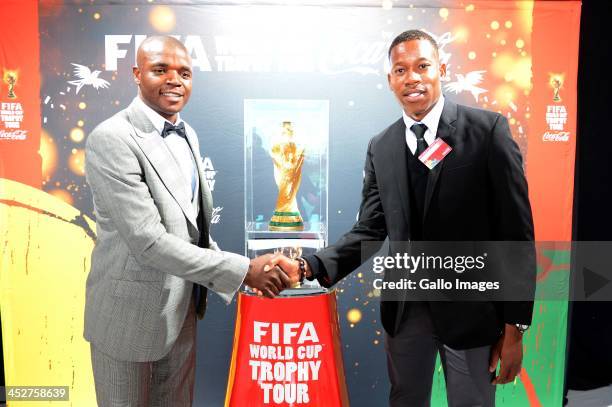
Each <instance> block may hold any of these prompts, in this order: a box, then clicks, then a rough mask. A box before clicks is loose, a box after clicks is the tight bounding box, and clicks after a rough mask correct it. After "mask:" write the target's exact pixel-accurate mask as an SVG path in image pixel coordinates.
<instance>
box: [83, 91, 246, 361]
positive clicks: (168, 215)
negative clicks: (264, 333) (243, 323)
mask: <svg viewBox="0 0 612 407" xmlns="http://www.w3.org/2000/svg"><path fill="white" fill-rule="evenodd" d="M186 132H187V141H188V142H189V144H190V147H191V149H192V152H193V154H194V157H195V161H196V163H197V169H198V174H199V178H200V193H201V194H202V196H201V200H200V202H201V204H202V208H201V210H203V212H204V222H205V226H206V230H203V231H200V230H198V224H197V220H196V217H195V216H194V214H193V207H192V205H191V202H190V194H191V191H189V190H188V188H187V186H186V183H185V181H184V180H183V179H182V178H181V177H183V175H182V172H181V171H180V169H179V167H178V164H177V163H176V161H175V159H174V158H173V156H172V154H171V152H170V150H169V149H168V148H167V146H166V144H165V142H164V141H163V139H162V138H161V137H160V136H159V133H158V132H157V131H156V130H155V128H154V126H153V124H152V123H151V122H150V120H149V119H148V118H147V116H146V115H145V113H144V112H142V111H141V109H140V108H139V107H138V105H137V104H135V103H132V104H131V105H130V106H129V107H128V108H127V109H125V110H122V111H120V112H119V113H117V114H116V115H114V116H113V117H111V118H110V119H108V120H106V121H104V122H102V123H101V124H100V125H99V126H98V127H96V128H95V129H94V130H93V132H92V133H91V134H90V135H89V137H88V139H87V147H86V150H85V159H86V166H85V174H86V177H87V182H88V184H89V186H90V187H91V190H92V193H93V200H94V210H95V214H96V225H97V234H98V238H97V241H96V245H95V247H94V250H93V253H92V259H91V271H90V273H89V276H88V278H87V289H86V290H87V292H86V301H85V332H84V336H85V339H87V340H88V341H90V342H91V343H93V344H94V345H95V346H96V347H97V348H98V349H99V350H100V351H102V352H104V353H106V354H108V355H109V356H111V357H113V358H115V359H118V360H125V361H138V362H142V361H154V360H159V359H161V358H162V357H163V356H164V355H166V353H167V352H168V351H169V350H170V348H171V347H172V345H173V343H174V341H175V340H176V337H177V336H178V333H179V332H180V330H181V327H182V325H183V321H184V320H185V315H186V313H187V307H188V306H189V304H190V300H191V297H192V293H193V283H198V284H201V285H203V286H205V287H207V288H209V289H211V290H213V291H215V292H216V293H217V294H219V295H220V296H221V297H222V298H223V299H224V300H225V301H226V302H229V301H231V299H232V297H233V295H234V294H235V293H236V291H237V290H238V289H239V287H240V285H241V284H242V282H243V280H244V276H245V275H246V272H247V269H248V265H249V260H248V259H247V258H246V257H244V256H240V255H237V254H233V253H228V252H223V251H220V250H219V248H218V247H217V245H216V244H215V243H214V241H212V240H210V245H209V248H202V247H198V242H199V241H201V240H200V233H207V231H208V230H209V229H208V226H209V225H210V219H211V211H212V199H211V195H210V191H209V190H208V187H207V186H206V183H205V182H204V175H203V170H202V166H201V159H200V153H199V147H198V139H197V136H196V134H195V132H194V130H193V129H192V128H191V127H189V126H188V125H187V126H186ZM204 241H208V239H204Z"/></svg>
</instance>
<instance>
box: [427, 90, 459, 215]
mask: <svg viewBox="0 0 612 407" xmlns="http://www.w3.org/2000/svg"><path fill="white" fill-rule="evenodd" d="M455 120H457V105H456V104H455V103H453V102H451V101H449V100H448V99H445V100H444V108H443V109H442V115H441V116H440V122H439V123H438V130H437V132H436V137H440V138H441V139H443V140H444V142H446V143H447V144H449V145H450V146H451V147H452V146H453V145H454V143H453V142H452V138H453V136H454V134H455V127H454V126H453V123H454V122H455ZM444 161H445V160H442V162H440V163H439V164H438V165H436V166H435V167H434V168H433V169H432V170H431V171H430V172H429V175H428V176H427V187H426V188H425V205H424V209H423V222H425V219H426V218H427V210H428V209H429V205H430V204H431V198H432V196H433V193H434V191H435V189H436V185H437V183H438V179H439V178H440V173H441V172H442V168H443V167H444Z"/></svg>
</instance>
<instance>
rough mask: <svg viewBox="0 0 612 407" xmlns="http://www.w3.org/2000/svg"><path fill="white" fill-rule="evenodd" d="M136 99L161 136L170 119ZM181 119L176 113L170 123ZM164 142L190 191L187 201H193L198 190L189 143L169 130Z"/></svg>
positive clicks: (177, 123) (177, 122)
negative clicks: (174, 119)
mask: <svg viewBox="0 0 612 407" xmlns="http://www.w3.org/2000/svg"><path fill="white" fill-rule="evenodd" d="M136 101H137V103H139V105H140V108H141V109H142V111H143V112H144V113H145V114H146V116H147V118H148V119H149V120H150V121H151V123H153V126H154V127H155V129H156V130H157V132H158V133H159V134H160V137H161V133H162V131H163V130H164V124H165V123H166V122H168V123H170V121H168V120H166V119H164V118H163V117H162V116H161V115H160V114H159V113H157V112H156V111H155V110H153V109H151V108H150V107H149V106H148V105H147V104H146V103H145V102H144V101H143V100H142V99H141V98H140V96H136ZM182 121H183V120H182V119H181V116H180V114H177V117H176V122H175V123H170V124H172V125H174V126H178V125H179V124H180V123H181V122H182ZM164 142H165V144H166V146H167V147H168V149H169V150H170V153H171V154H172V156H173V157H174V160H175V161H176V163H177V164H178V166H179V168H180V169H181V172H182V173H183V175H184V179H185V185H186V187H187V191H191V196H189V197H187V198H188V199H189V202H192V203H194V198H195V197H196V196H197V190H198V175H197V167H196V164H195V158H194V156H193V154H192V152H191V148H189V143H188V142H187V140H186V139H185V138H183V137H181V136H179V135H178V134H176V133H175V132H171V133H169V134H168V135H167V136H166V137H164ZM195 204H196V205H197V200H195ZM195 209H196V215H197V206H195Z"/></svg>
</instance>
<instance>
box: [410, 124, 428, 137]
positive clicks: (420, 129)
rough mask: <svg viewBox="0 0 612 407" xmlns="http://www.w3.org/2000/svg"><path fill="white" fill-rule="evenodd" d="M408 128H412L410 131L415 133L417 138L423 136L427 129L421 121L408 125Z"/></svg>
mask: <svg viewBox="0 0 612 407" xmlns="http://www.w3.org/2000/svg"><path fill="white" fill-rule="evenodd" d="M410 130H412V132H413V133H414V134H415V135H416V137H417V140H418V139H422V138H423V135H424V134H425V131H427V126H426V125H424V124H423V123H415V124H413V125H412V126H410Z"/></svg>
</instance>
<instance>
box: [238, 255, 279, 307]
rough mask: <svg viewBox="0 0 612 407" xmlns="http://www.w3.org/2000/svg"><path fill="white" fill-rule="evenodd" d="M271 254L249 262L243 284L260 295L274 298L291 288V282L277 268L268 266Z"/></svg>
mask: <svg viewBox="0 0 612 407" xmlns="http://www.w3.org/2000/svg"><path fill="white" fill-rule="evenodd" d="M272 257H273V256H272V254H265V255H263V256H259V257H256V258H254V259H252V260H251V263H250V264H249V271H247V274H246V276H245V278H244V283H245V284H246V285H248V286H249V287H251V288H253V289H254V290H256V291H257V292H258V293H260V294H261V295H264V296H266V297H268V298H274V297H275V296H277V295H278V293H280V292H281V291H282V290H284V289H285V288H287V287H290V286H291V280H290V279H289V277H288V276H287V275H286V274H285V273H283V271H282V270H281V269H280V268H278V267H273V266H271V265H270V263H271V260H272Z"/></svg>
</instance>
